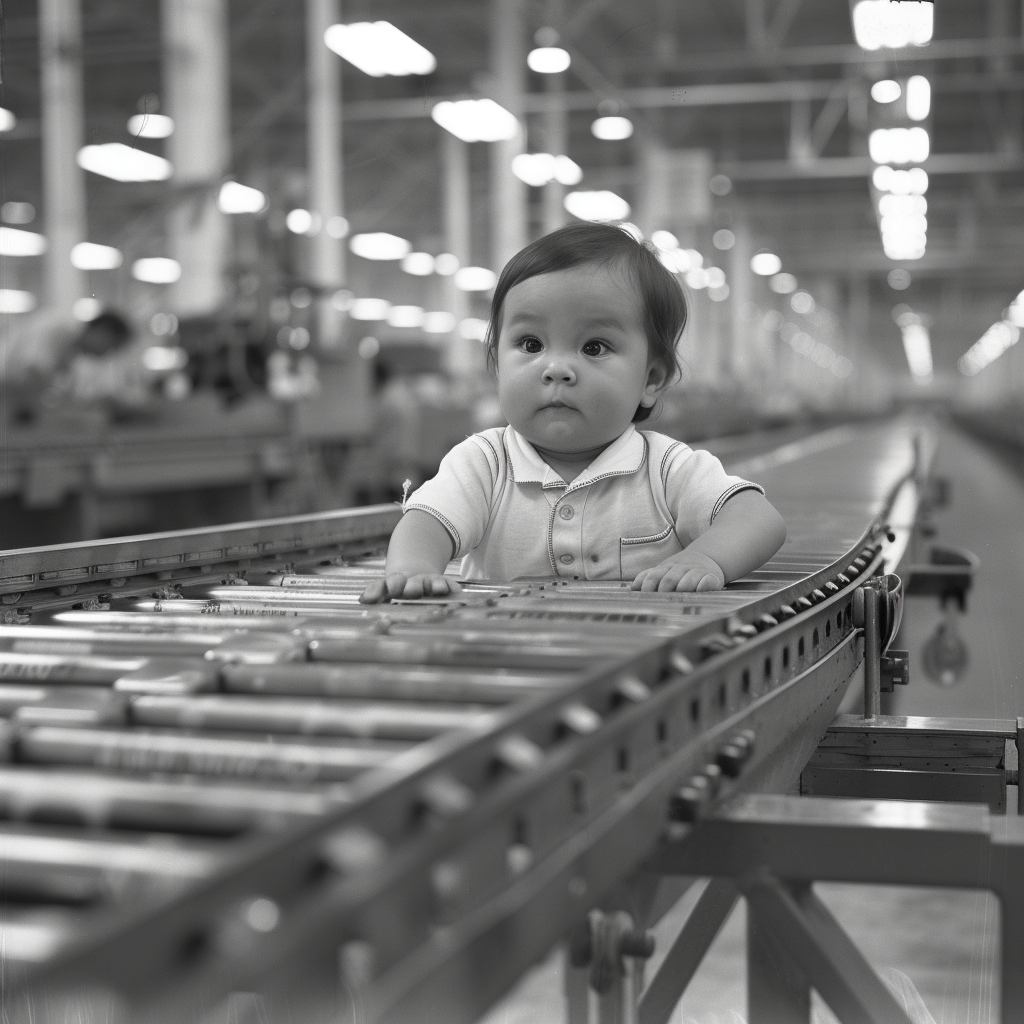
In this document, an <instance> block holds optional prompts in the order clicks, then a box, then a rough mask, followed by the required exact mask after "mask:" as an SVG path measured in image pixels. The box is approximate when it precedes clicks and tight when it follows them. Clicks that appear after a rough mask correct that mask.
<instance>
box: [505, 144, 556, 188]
mask: <svg viewBox="0 0 1024 1024" xmlns="http://www.w3.org/2000/svg"><path fill="white" fill-rule="evenodd" d="M512 173H513V174H514V175H515V176H516V177H517V178H518V179H519V180H520V181H522V182H525V183H526V184H527V185H532V186H533V187H534V188H539V187H540V186H541V185H546V184H547V183H548V182H549V181H552V180H554V177H555V157H554V155H553V154H551V153H519V154H518V155H516V156H514V157H513V158H512Z"/></svg>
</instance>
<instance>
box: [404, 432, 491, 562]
mask: <svg viewBox="0 0 1024 1024" xmlns="http://www.w3.org/2000/svg"><path fill="white" fill-rule="evenodd" d="M497 472H498V463H497V452H496V450H495V448H494V446H493V445H492V444H491V443H490V442H489V441H488V440H487V439H486V438H485V437H482V436H480V435H473V436H472V437H468V438H466V440H465V441H463V442H462V443H461V444H457V445H456V446H455V447H454V448H453V449H452V450H451V451H450V452H449V453H448V454H447V455H446V456H445V457H444V458H443V459H442V460H441V465H440V466H439V467H438V470H437V475H436V476H434V477H432V478H431V479H430V480H428V481H427V482H426V483H425V484H423V485H422V486H421V487H418V488H417V489H416V490H415V491H413V493H412V494H411V495H409V500H408V501H407V502H406V503H405V511H406V512H408V511H409V510H410V509H418V510H419V511H421V512H427V513H429V514H430V515H432V516H434V517H435V518H436V519H437V520H438V521H439V522H440V523H441V524H442V525H443V526H444V528H445V529H446V530H447V531H448V532H449V533H450V534H451V538H452V543H453V544H454V545H455V550H454V552H453V553H452V557H453V558H461V557H462V556H463V555H465V554H466V553H467V552H469V551H472V550H473V548H475V547H476V546H477V545H478V544H479V543H480V541H481V540H482V539H483V535H484V530H485V529H486V528H487V521H488V518H489V517H490V511H491V494H492V493H493V490H494V482H495V479H496V477H497Z"/></svg>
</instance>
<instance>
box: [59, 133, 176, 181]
mask: <svg viewBox="0 0 1024 1024" xmlns="http://www.w3.org/2000/svg"><path fill="white" fill-rule="evenodd" d="M77 160H78V166H79V167H81V168H82V169H83V170H86V171H92V173H93V174H99V175H102V176H103V177H104V178H113V179H114V181H166V180H167V179H168V178H169V177H170V176H171V162H170V161H169V160H165V159H164V158H163V157H162V156H156V155H154V154H153V153H147V152H146V151H145V150H142V149H132V147H131V146H126V145H125V144H124V143H123V142H104V143H102V144H101V145H98V146H83V147H82V148H81V149H80V150H79V151H78V157H77Z"/></svg>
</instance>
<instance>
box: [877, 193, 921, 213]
mask: <svg viewBox="0 0 1024 1024" xmlns="http://www.w3.org/2000/svg"><path fill="white" fill-rule="evenodd" d="M878 212H879V213H880V214H881V215H882V216H883V217H900V216H910V215H912V214H919V215H921V216H924V215H925V214H926V213H927V212H928V200H927V199H925V197H924V196H914V195H909V196H897V195H885V196H882V198H881V199H879V201H878Z"/></svg>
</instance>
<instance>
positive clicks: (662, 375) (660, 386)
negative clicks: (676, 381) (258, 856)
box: [640, 361, 669, 409]
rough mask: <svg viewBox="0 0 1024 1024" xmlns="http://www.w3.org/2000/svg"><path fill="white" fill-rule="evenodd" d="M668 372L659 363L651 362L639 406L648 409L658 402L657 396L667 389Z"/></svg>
mask: <svg viewBox="0 0 1024 1024" xmlns="http://www.w3.org/2000/svg"><path fill="white" fill-rule="evenodd" d="M668 381H669V372H668V370H667V368H666V367H665V366H663V365H662V363H661V362H658V361H656V362H653V363H651V365H650V366H648V367H647V382H646V384H644V393H643V395H642V396H641V398H640V404H641V405H642V406H644V407H645V408H648V409H649V408H650V407H651V406H652V405H654V403H655V402H657V400H658V396H659V395H660V394H661V393H662V391H664V390H665V388H667V387H668Z"/></svg>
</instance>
